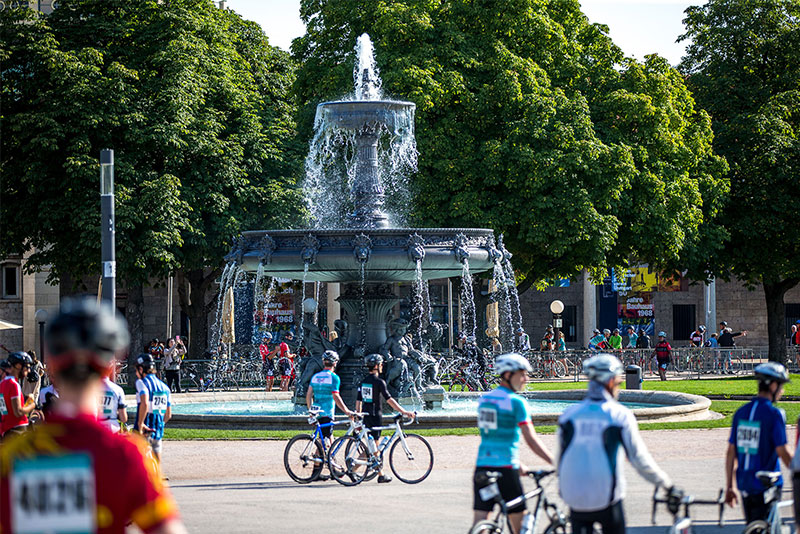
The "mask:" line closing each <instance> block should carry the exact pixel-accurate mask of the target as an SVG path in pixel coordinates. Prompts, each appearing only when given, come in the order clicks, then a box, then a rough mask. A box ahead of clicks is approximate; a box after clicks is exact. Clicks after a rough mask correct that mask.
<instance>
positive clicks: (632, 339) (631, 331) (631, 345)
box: [625, 325, 639, 349]
mask: <svg viewBox="0 0 800 534" xmlns="http://www.w3.org/2000/svg"><path fill="white" fill-rule="evenodd" d="M627 330H628V344H627V345H626V346H625V348H626V349H635V348H636V340H637V339H638V338H639V336H637V335H636V329H635V328H634V327H633V326H631V325H628V328H627Z"/></svg>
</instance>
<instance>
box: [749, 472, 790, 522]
mask: <svg viewBox="0 0 800 534" xmlns="http://www.w3.org/2000/svg"><path fill="white" fill-rule="evenodd" d="M780 476H781V473H780V471H756V478H758V480H759V482H761V484H763V485H764V487H765V488H767V491H765V492H764V502H765V503H766V504H767V505H768V506H769V513H768V514H767V519H766V521H765V520H763V519H756V520H755V521H750V522H749V523H748V524H747V525H746V526H745V527H744V533H743V534H782V533H783V527H784V524H783V519H782V518H781V512H780V509H781V508H783V507H786V506H792V505H793V504H794V501H781V500H780V494H779V492H778V486H776V485H775V483H776V482H778V479H779V478H780ZM786 528H787V530H786V532H787V533H788V532H789V527H788V526H787V527H786Z"/></svg>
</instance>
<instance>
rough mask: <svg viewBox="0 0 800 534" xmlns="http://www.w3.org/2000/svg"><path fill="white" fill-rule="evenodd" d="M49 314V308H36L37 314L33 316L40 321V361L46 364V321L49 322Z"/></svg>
mask: <svg viewBox="0 0 800 534" xmlns="http://www.w3.org/2000/svg"><path fill="white" fill-rule="evenodd" d="M49 315H50V314H49V313H47V310H36V314H35V315H34V316H33V317H34V320H35V321H36V322H37V323H39V361H40V362H42V364H44V323H46V322H47V318H48V316H49Z"/></svg>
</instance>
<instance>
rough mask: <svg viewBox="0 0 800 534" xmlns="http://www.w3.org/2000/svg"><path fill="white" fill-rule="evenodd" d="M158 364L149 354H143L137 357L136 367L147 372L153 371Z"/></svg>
mask: <svg viewBox="0 0 800 534" xmlns="http://www.w3.org/2000/svg"><path fill="white" fill-rule="evenodd" d="M155 364H156V362H155V361H154V360H153V357H152V356H150V355H149V354H146V353H142V354H140V355H139V356H137V357H136V367H141V368H142V369H144V370H145V371H147V370H148V369H152V368H153V367H154V366H155Z"/></svg>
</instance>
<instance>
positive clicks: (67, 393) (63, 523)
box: [0, 299, 186, 534]
mask: <svg viewBox="0 0 800 534" xmlns="http://www.w3.org/2000/svg"><path fill="white" fill-rule="evenodd" d="M44 338H45V344H46V351H47V366H48V369H49V372H50V374H51V376H52V377H53V379H54V380H55V381H56V382H57V383H58V391H59V394H60V398H59V402H58V404H57V405H56V406H55V408H54V412H53V413H52V414H51V415H50V416H49V417H48V418H47V421H46V422H45V423H44V424H41V425H37V426H35V427H34V428H33V429H32V430H30V431H29V432H27V433H25V434H22V435H20V436H15V437H13V438H11V440H9V441H8V442H7V443H4V444H3V446H2V447H0V531H2V532H4V533H12V532H19V533H22V532H51V533H59V532H87V533H95V534H123V533H124V532H125V531H126V525H127V524H128V523H130V522H131V521H132V522H133V523H135V525H136V526H137V527H139V529H141V530H143V531H144V532H145V533H147V534H157V533H163V534H177V533H184V532H186V530H185V529H184V528H183V525H182V524H181V522H180V520H179V519H178V511H177V507H176V506H175V502H174V501H173V499H172V497H171V496H170V494H169V491H168V490H167V489H166V488H165V487H164V485H163V483H162V481H161V475H160V473H159V472H158V468H157V466H154V465H153V464H152V463H150V462H146V460H145V454H144V451H145V450H146V448H147V444H146V443H145V442H144V441H143V440H142V439H141V438H140V437H138V436H123V435H120V434H115V433H112V432H110V431H109V430H108V429H107V428H105V427H103V426H102V425H101V424H99V423H98V422H97V418H96V412H97V398H98V396H99V395H100V392H101V388H102V384H101V378H102V377H103V376H105V375H107V374H108V373H109V372H110V371H111V366H112V365H113V361H114V353H115V352H117V351H120V350H124V349H125V348H126V347H127V346H128V331H127V329H126V327H125V324H124V322H123V320H122V319H121V318H119V316H117V315H116V314H115V312H114V310H113V309H112V307H111V306H108V305H106V304H103V305H98V304H97V302H96V301H95V300H94V299H86V300H78V301H72V300H65V301H64V302H63V303H62V306H61V312H60V313H59V314H58V315H57V316H56V317H54V318H53V319H52V320H50V321H48V324H47V331H46V333H45V336H44ZM42 496H44V497H45V498H44V500H42Z"/></svg>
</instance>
